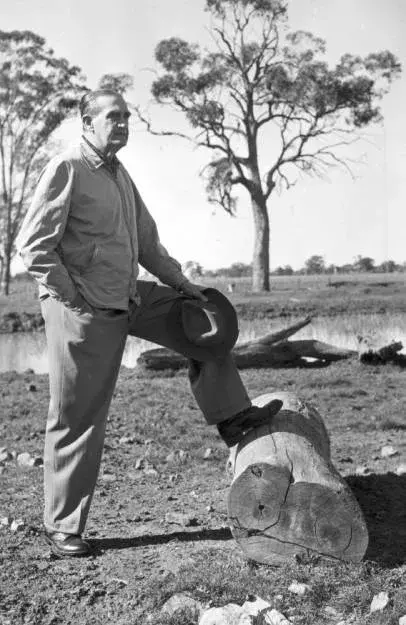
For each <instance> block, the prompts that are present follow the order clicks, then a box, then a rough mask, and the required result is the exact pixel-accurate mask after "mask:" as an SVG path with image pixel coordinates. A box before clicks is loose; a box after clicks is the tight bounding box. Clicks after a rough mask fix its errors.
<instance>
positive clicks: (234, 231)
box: [1, 0, 406, 269]
mask: <svg viewBox="0 0 406 625" xmlns="http://www.w3.org/2000/svg"><path fill="white" fill-rule="evenodd" d="M203 6H204V0H115V2H111V0H110V1H109V2H107V1H105V0H63V1H60V0H13V1H12V2H8V3H3V6H2V11H1V18H2V21H1V28H2V29H3V30H11V29H19V30H25V29H28V30H32V31H34V32H36V33H38V34H40V35H42V36H43V37H45V39H46V40H47V43H48V44H49V45H50V46H51V47H52V48H53V49H54V50H55V53H56V55H57V56H65V57H66V58H67V59H68V60H69V61H70V62H71V63H74V64H77V65H79V66H80V67H81V68H82V70H83V72H84V74H85V75H86V77H87V81H88V85H89V86H90V87H95V86H96V84H97V81H98V79H99V78H100V76H101V75H103V74H105V73H109V72H128V73H130V74H132V75H133V76H134V78H135V90H134V92H133V93H132V94H131V97H132V99H133V100H134V101H136V102H137V103H139V104H141V105H142V106H143V107H146V106H147V105H148V100H149V88H150V84H151V81H152V80H153V73H152V71H151V69H153V67H154V48H155V46H156V45H157V43H158V42H159V41H160V40H161V39H163V38H166V37H171V36H179V37H182V38H184V39H187V40H188V41H195V42H198V43H202V44H203V45H204V44H205V43H206V42H208V41H209V34H208V29H207V20H208V16H207V14H205V13H204V11H203ZM289 7H290V9H289V14H290V24H291V26H292V28H293V29H295V30H296V29H301V30H309V31H311V32H312V33H313V34H315V35H318V36H320V37H322V38H324V39H325V40H326V42H327V53H328V55H327V58H328V60H329V61H330V62H332V63H333V62H335V61H337V60H338V58H339V57H340V55H341V54H343V53H346V52H350V53H356V54H368V53H369V52H374V51H377V50H383V49H389V50H391V51H392V52H393V53H395V54H396V55H397V56H398V58H399V60H400V61H401V63H402V65H403V66H404V67H405V70H404V71H405V73H404V75H403V76H402V78H401V79H400V80H398V81H397V82H396V83H394V84H393V86H392V89H391V93H390V94H389V95H388V96H386V97H385V100H384V102H383V105H382V111H383V114H384V119H385V121H384V124H383V125H381V126H376V127H373V128H371V129H370V130H369V142H365V143H364V144H363V147H362V150H360V148H357V152H356V153H355V152H353V153H351V156H357V157H358V156H360V155H361V153H362V154H364V158H365V164H363V165H361V164H359V165H357V166H355V168H354V174H355V176H356V180H353V179H352V178H351V177H349V176H348V175H347V174H345V173H344V172H342V171H334V172H333V171H332V172H331V175H330V176H329V180H328V181H325V180H314V179H306V178H304V179H302V180H301V181H300V182H299V183H298V184H297V185H296V187H295V188H294V189H293V190H291V191H289V192H287V193H284V194H283V195H282V196H275V197H274V198H273V200H271V204H270V216H271V267H272V268H273V269H274V268H276V267H277V266H280V265H286V264H289V265H292V266H293V267H294V268H298V267H301V266H303V263H304V261H305V260H306V259H307V258H309V256H311V255H312V254H320V255H322V256H324V258H325V260H326V262H327V263H335V264H343V263H346V262H353V260H354V257H355V256H356V255H358V254H361V255H363V256H371V257H373V258H374V259H375V260H376V261H377V262H382V261H383V260H386V259H394V260H395V261H397V262H402V261H406V246H405V226H406V217H405V212H406V211H405V201H406V120H405V103H406V37H405V32H406V2H405V1H404V0H290V3H289ZM154 115H155V116H154V117H153V121H155V123H156V125H157V126H159V124H161V125H162V124H163V123H165V121H166V117H165V115H166V113H165V112H164V111H161V112H159V111H156V110H155V111H154ZM79 132H80V126H79V124H77V123H74V124H70V125H69V127H68V128H65V129H64V131H63V133H62V134H61V137H62V139H63V140H64V141H68V140H69V141H70V140H73V139H75V138H76V136H77V135H78V133H79ZM120 158H121V159H122V160H123V162H124V163H125V165H126V166H127V168H128V170H129V172H130V173H131V175H132V176H133V178H134V181H135V182H136V184H137V186H138V188H139V189H140V191H141V193H142V195H143V197H144V200H145V201H146V203H147V205H148V207H149V209H150V211H151V213H152V214H153V216H154V217H155V219H156V221H157V223H158V228H159V231H160V235H161V239H162V242H163V243H164V244H165V246H166V247H167V248H168V249H169V251H170V252H171V254H172V255H173V256H175V257H177V258H178V259H179V260H180V261H181V262H186V261H187V260H196V261H198V262H200V263H201V264H202V265H203V266H204V267H205V268H216V267H220V266H227V265H230V264H231V263H233V262H238V261H241V262H247V263H249V262H251V257H252V249H253V227H252V218H251V212H250V206H249V201H248V197H247V196H246V195H242V196H241V201H240V203H239V208H238V215H237V217H236V218H230V217H229V216H228V215H226V214H225V213H223V212H222V211H221V210H220V209H216V210H214V209H213V206H210V205H209V204H208V203H207V200H206V197H205V193H204V189H203V183H202V180H201V178H200V177H199V171H200V169H201V168H202V166H203V165H204V164H205V162H207V160H208V156H207V153H204V152H199V151H193V150H192V149H191V147H190V145H188V144H187V143H184V142H182V141H181V140H179V139H170V140H168V139H165V140H164V139H161V138H156V137H152V136H150V135H148V134H147V133H146V132H145V131H144V130H143V128H142V127H141V126H138V125H137V126H136V127H135V128H133V132H132V138H131V140H130V142H129V145H128V146H127V147H126V148H125V149H123V150H122V151H121V152H120Z"/></svg>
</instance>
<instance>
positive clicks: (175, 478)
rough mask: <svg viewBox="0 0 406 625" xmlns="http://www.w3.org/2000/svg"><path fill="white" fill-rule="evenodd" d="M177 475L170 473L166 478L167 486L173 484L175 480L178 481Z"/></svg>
mask: <svg viewBox="0 0 406 625" xmlns="http://www.w3.org/2000/svg"><path fill="white" fill-rule="evenodd" d="M178 477H179V476H178V474H177V473H171V474H170V475H169V477H168V482H169V484H175V482H176V480H177V479H178Z"/></svg>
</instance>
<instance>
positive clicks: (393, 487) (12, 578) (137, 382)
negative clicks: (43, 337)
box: [0, 362, 406, 625]
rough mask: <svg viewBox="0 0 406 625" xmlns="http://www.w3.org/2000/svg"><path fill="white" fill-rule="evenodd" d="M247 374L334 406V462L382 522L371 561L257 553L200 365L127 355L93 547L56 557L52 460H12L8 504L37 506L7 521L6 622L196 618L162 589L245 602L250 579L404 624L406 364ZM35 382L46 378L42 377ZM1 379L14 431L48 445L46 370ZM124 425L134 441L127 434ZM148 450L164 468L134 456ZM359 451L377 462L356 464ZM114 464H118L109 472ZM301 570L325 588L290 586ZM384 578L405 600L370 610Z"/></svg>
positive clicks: (276, 594) (327, 413)
mask: <svg viewBox="0 0 406 625" xmlns="http://www.w3.org/2000/svg"><path fill="white" fill-rule="evenodd" d="M242 375H243V379H244V381H245V383H246V386H247V388H248V390H249V393H250V395H251V396H252V397H254V396H257V395H259V394H262V393H263V392H265V391H267V390H276V389H283V390H292V391H294V392H296V393H297V394H298V395H299V396H301V397H303V398H304V399H306V400H309V401H312V402H313V403H315V404H316V405H317V407H318V408H319V410H320V412H321V414H322V415H323V416H324V418H325V422H326V425H327V427H328V430H329V433H330V437H331V442H332V460H333V463H334V465H335V466H336V467H337V469H338V470H339V471H340V473H341V474H342V475H343V476H344V477H346V479H347V480H348V482H349V484H350V486H351V488H352V490H353V492H354V494H355V495H356V497H357V498H358V501H359V503H360V505H361V507H362V509H363V511H364V515H365V518H366V521H367V525H368V529H369V534H370V545H369V548H368V551H367V554H366V558H365V561H364V562H363V563H361V564H357V565H356V564H341V563H337V562H335V563H331V562H328V561H322V560H320V559H318V558H317V557H316V558H309V560H308V561H301V562H291V563H288V564H286V565H285V566H282V567H279V568H273V567H268V566H262V565H257V564H255V563H252V562H249V561H246V559H245V557H244V556H243V554H242V552H241V551H240V549H239V548H238V546H237V544H236V543H235V542H234V540H233V539H232V537H231V535H230V533H229V531H228V529H227V525H226V498H227V493H228V487H229V478H228V477H227V475H226V473H225V471H224V466H225V461H226V457H227V451H226V449H225V447H224V446H223V445H222V443H221V441H220V440H219V438H218V436H217V434H216V432H215V429H214V428H208V427H207V426H206V425H205V424H204V421H203V419H202V417H201V415H200V414H199V412H198V410H196V408H195V405H194V402H193V400H192V398H191V396H190V393H189V390H188V384H187V379H186V376H185V374H184V373H177V374H176V375H166V376H156V375H153V376H150V377H137V376H136V375H135V372H134V371H132V370H128V369H125V368H123V369H122V371H121V373H120V377H119V382H118V386H117V390H116V393H115V397H114V400H113V404H112V408H111V416H110V419H109V422H108V427H107V438H106V448H105V454H104V463H103V471H102V476H101V478H100V480H99V484H98V488H97V492H96V497H95V501H94V504H93V508H92V513H91V517H90V520H89V524H88V536H89V537H90V539H91V540H92V543H93V546H94V547H95V550H96V552H95V553H96V555H95V557H94V558H91V559H90V560H87V559H86V560H77V561H58V560H51V559H50V558H49V555H48V550H47V548H46V546H45V544H44V543H43V542H42V539H41V537H40V536H39V534H40V531H41V523H42V519H41V517H42V509H41V508H42V505H41V501H42V476H41V470H40V469H38V468H36V469H31V470H23V469H21V468H18V467H17V466H16V464H15V462H13V461H10V462H7V463H6V464H5V465H4V466H5V470H4V472H3V474H2V475H1V476H0V493H1V495H0V516H6V515H9V516H11V517H14V518H19V517H22V518H23V519H24V521H25V528H24V529H23V531H21V532H17V533H15V534H13V533H11V532H10V531H9V530H8V529H7V528H2V529H0V533H1V547H0V558H1V560H2V566H1V567H0V623H1V624H2V625H6V623H10V625H11V623H12V625H28V624H30V625H31V624H41V625H42V624H43V625H70V624H73V623H74V624H75V625H105V624H106V623H114V624H115V625H133V624H134V625H135V624H136V625H144V624H145V625H147V624H148V623H152V624H153V625H186V624H187V625H196V623H197V617H196V615H192V614H191V613H187V612H184V613H183V614H182V613H179V614H178V615H177V616H176V617H172V618H167V617H165V616H163V615H162V613H161V611H160V610H161V607H162V605H163V604H164V602H165V601H166V600H167V599H168V598H169V597H170V596H171V595H172V594H174V593H175V592H187V593H189V594H191V595H192V596H193V597H194V598H195V599H198V600H199V601H201V602H202V603H203V604H204V605H208V604H209V603H211V605H214V606H222V605H225V604H226V603H228V602H230V601H233V602H236V603H242V602H243V601H244V600H245V598H246V596H247V594H256V595H259V596H261V597H262V598H264V599H267V600H269V601H270V602H271V603H272V604H273V605H274V606H275V607H276V608H277V609H279V610H280V611H281V612H282V613H284V614H285V615H286V616H287V617H289V618H290V619H292V621H294V623H299V624H301V625H329V624H330V623H331V624H332V625H333V624H334V623H336V622H338V621H339V620H340V619H344V620H348V621H349V622H353V623H356V624H357V625H391V624H396V625H397V623H398V620H399V617H400V616H402V615H403V614H406V564H405V563H406V505H405V502H406V477H405V476H397V475H396V474H395V469H396V467H397V465H398V464H400V463H401V462H402V461H403V462H404V458H405V456H406V431H405V430H404V429H403V428H399V427H398V423H403V421H404V405H405V404H406V385H405V384H404V372H403V371H402V370H399V369H396V368H395V367H392V366H386V367H371V368H369V367H366V366H363V365H360V364H358V363H357V362H353V363H350V362H344V363H339V364H335V365H332V366H330V367H327V368H324V369H318V370H314V369H313V370H311V369H309V370H308V369H306V370H262V371H255V370H249V371H243V372H242ZM30 383H34V384H35V385H36V388H37V390H36V392H28V391H27V387H28V385H29V384H30ZM0 388H1V392H2V410H3V415H2V416H3V419H2V422H1V426H0V427H1V429H0V440H1V443H0V446H2V445H4V446H6V447H7V448H9V449H11V450H15V451H18V452H19V451H29V452H31V453H32V454H34V455H37V454H41V453H42V444H43V432H44V423H45V413H46V410H47V402H48V389H47V378H46V376H34V375H32V374H24V375H16V374H3V375H2V376H0ZM123 436H126V437H133V441H132V442H131V443H122V442H120V440H121V439H122V437H123ZM148 441H149V442H148ZM150 441H152V443H151V442H150ZM384 444H391V445H394V446H395V447H396V448H397V450H398V452H399V455H397V456H394V457H392V458H382V457H381V456H380V448H381V447H382V446H383V445H384ZM207 447H211V448H212V450H213V454H212V456H211V458H210V459H209V460H205V459H204V451H205V450H206V448H207ZM174 449H183V450H185V451H187V452H188V456H187V457H186V458H185V459H184V461H182V462H181V463H180V462H177V461H176V460H170V459H168V454H169V453H170V452H171V451H173V450H174ZM141 457H147V458H148V460H149V461H150V462H151V463H152V464H154V466H155V467H156V469H157V471H158V475H155V476H154V475H146V474H144V473H143V472H142V471H137V470H135V464H136V460H137V459H138V458H141ZM358 465H366V466H368V467H369V469H370V473H369V474H368V475H365V476H360V475H355V470H356V467H357V466H358ZM105 474H107V475H113V476H114V478H113V479H112V480H110V481H106V480H105V479H103V475H105ZM209 507H210V508H209ZM209 510H210V511H209ZM169 512H180V513H182V514H189V515H192V516H193V517H195V519H196V525H194V526H193V525H192V526H190V527H182V526H179V525H173V524H170V523H168V522H167V521H166V520H165V516H166V514H167V513H169ZM294 580H296V581H299V582H304V583H306V584H308V585H309V587H310V590H309V591H308V592H307V593H306V594H305V595H304V596H302V597H301V596H297V595H294V594H292V593H291V592H289V590H288V588H289V585H290V584H291V583H292V581H294ZM381 591H386V592H388V593H389V597H390V604H389V606H388V607H387V608H385V610H384V612H383V613H376V614H371V615H370V614H369V606H370V603H371V600H372V598H373V596H374V595H375V594H376V593H378V592H381ZM331 609H333V610H335V613H336V616H332V612H331ZM351 618H352V619H353V621H350V619H351Z"/></svg>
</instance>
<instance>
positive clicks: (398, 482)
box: [346, 473, 406, 566]
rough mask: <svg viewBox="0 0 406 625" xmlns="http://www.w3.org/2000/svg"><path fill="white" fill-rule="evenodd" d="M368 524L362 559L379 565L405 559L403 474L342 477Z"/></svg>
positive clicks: (405, 480) (405, 481)
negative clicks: (367, 535)
mask: <svg viewBox="0 0 406 625" xmlns="http://www.w3.org/2000/svg"><path fill="white" fill-rule="evenodd" d="M346 481H347V483H348V485H349V486H350V488H351V490H352V492H353V493H354V495H355V497H356V499H357V501H358V503H359V505H360V506H361V509H362V512H363V514H364V517H365V521H366V524H367V527H368V533H369V545H368V549H367V552H366V554H365V559H366V560H373V561H375V562H378V563H379V564H381V565H383V566H394V565H400V564H404V563H405V562H406V475H396V474H395V473H385V474H381V475H379V474H375V473H374V474H371V475H366V476H356V475H351V476H349V477H348V478H346Z"/></svg>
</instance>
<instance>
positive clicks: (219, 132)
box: [138, 0, 400, 291]
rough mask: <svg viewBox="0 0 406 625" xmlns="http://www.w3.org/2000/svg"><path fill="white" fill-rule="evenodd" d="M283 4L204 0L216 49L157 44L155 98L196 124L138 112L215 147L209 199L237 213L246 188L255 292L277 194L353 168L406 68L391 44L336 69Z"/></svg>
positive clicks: (262, 282)
mask: <svg viewBox="0 0 406 625" xmlns="http://www.w3.org/2000/svg"><path fill="white" fill-rule="evenodd" d="M286 4H287V3H286V1H285V0H206V10H207V11H209V12H210V14H211V18H212V27H211V33H212V36H213V41H214V44H215V49H214V50H213V51H202V50H201V49H200V48H199V46H198V45H197V44H191V43H188V42H186V41H184V40H182V39H179V38H175V37H172V38H169V39H165V40H163V41H161V42H160V43H159V44H158V45H157V47H156V51H155V56H156V60H157V61H158V63H159V64H160V66H161V68H162V70H161V73H160V74H159V77H158V78H157V79H156V80H155V81H154V82H153V84H152V95H153V98H154V101H155V102H157V103H159V104H161V105H165V106H169V107H171V108H172V109H174V110H176V111H179V112H181V113H183V114H184V116H185V117H186V119H187V121H188V122H189V124H190V126H191V128H192V130H191V132H190V133H189V134H185V133H182V132H180V131H179V129H177V130H176V129H161V130H157V129H154V128H153V127H152V126H151V122H150V119H149V118H148V116H147V115H146V114H145V113H144V112H142V111H140V110H138V113H139V116H140V118H141V119H142V120H143V121H144V122H145V123H146V124H147V127H148V129H149V130H150V132H152V133H154V134H160V135H168V136H171V135H176V136H181V137H186V138H189V139H192V140H193V142H194V143H195V144H196V145H197V146H200V147H203V148H206V149H208V150H210V151H211V153H212V160H211V162H210V163H209V165H208V166H207V168H206V169H205V175H206V183H207V184H206V188H207V192H208V198H209V201H210V202H214V203H216V204H218V205H220V206H221V207H222V208H223V209H224V210H225V211H227V212H228V213H230V214H235V210H236V196H235V194H234V190H235V188H237V187H240V188H244V189H245V190H246V191H247V193H248V196H249V198H250V201H251V207H252V215H253V220H254V227H255V243H254V254H253V289H254V290H255V291H262V290H265V291H267V290H269V240H270V223H269V214H268V210H269V208H270V200H271V196H272V197H273V196H274V193H275V191H282V190H285V189H288V188H289V187H290V186H291V185H292V184H294V183H295V181H296V179H297V174H298V173H299V172H303V173H305V174H308V175H319V176H323V175H325V173H326V171H327V170H328V168H330V167H332V166H337V165H338V166H343V167H345V168H347V169H349V158H348V153H346V148H347V147H348V145H349V144H350V143H351V142H353V141H354V139H355V137H356V134H355V131H358V130H359V129H361V128H363V127H366V126H368V125H369V124H371V123H373V122H377V121H379V120H380V112H379V108H378V103H379V100H380V99H381V98H382V96H383V95H384V94H385V93H386V92H387V91H388V88H389V85H390V83H391V81H392V80H393V79H394V78H396V77H397V76H398V75H399V73H400V64H399V63H398V61H397V59H396V58H395V57H394V55H393V54H392V53H391V52H388V51H383V52H375V53H372V54H369V55H368V56H366V57H365V58H361V57H359V56H352V55H350V54H345V55H344V56H342V58H341V59H340V61H339V63H338V64H337V65H336V66H335V67H333V68H330V67H329V66H328V64H327V63H326V62H325V61H324V60H323V55H324V53H325V42H324V41H323V40H322V39H320V38H318V37H315V36H313V35H312V34H311V33H308V32H302V31H299V32H290V31H289V29H288V25H287V11H286ZM346 154H347V157H346Z"/></svg>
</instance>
